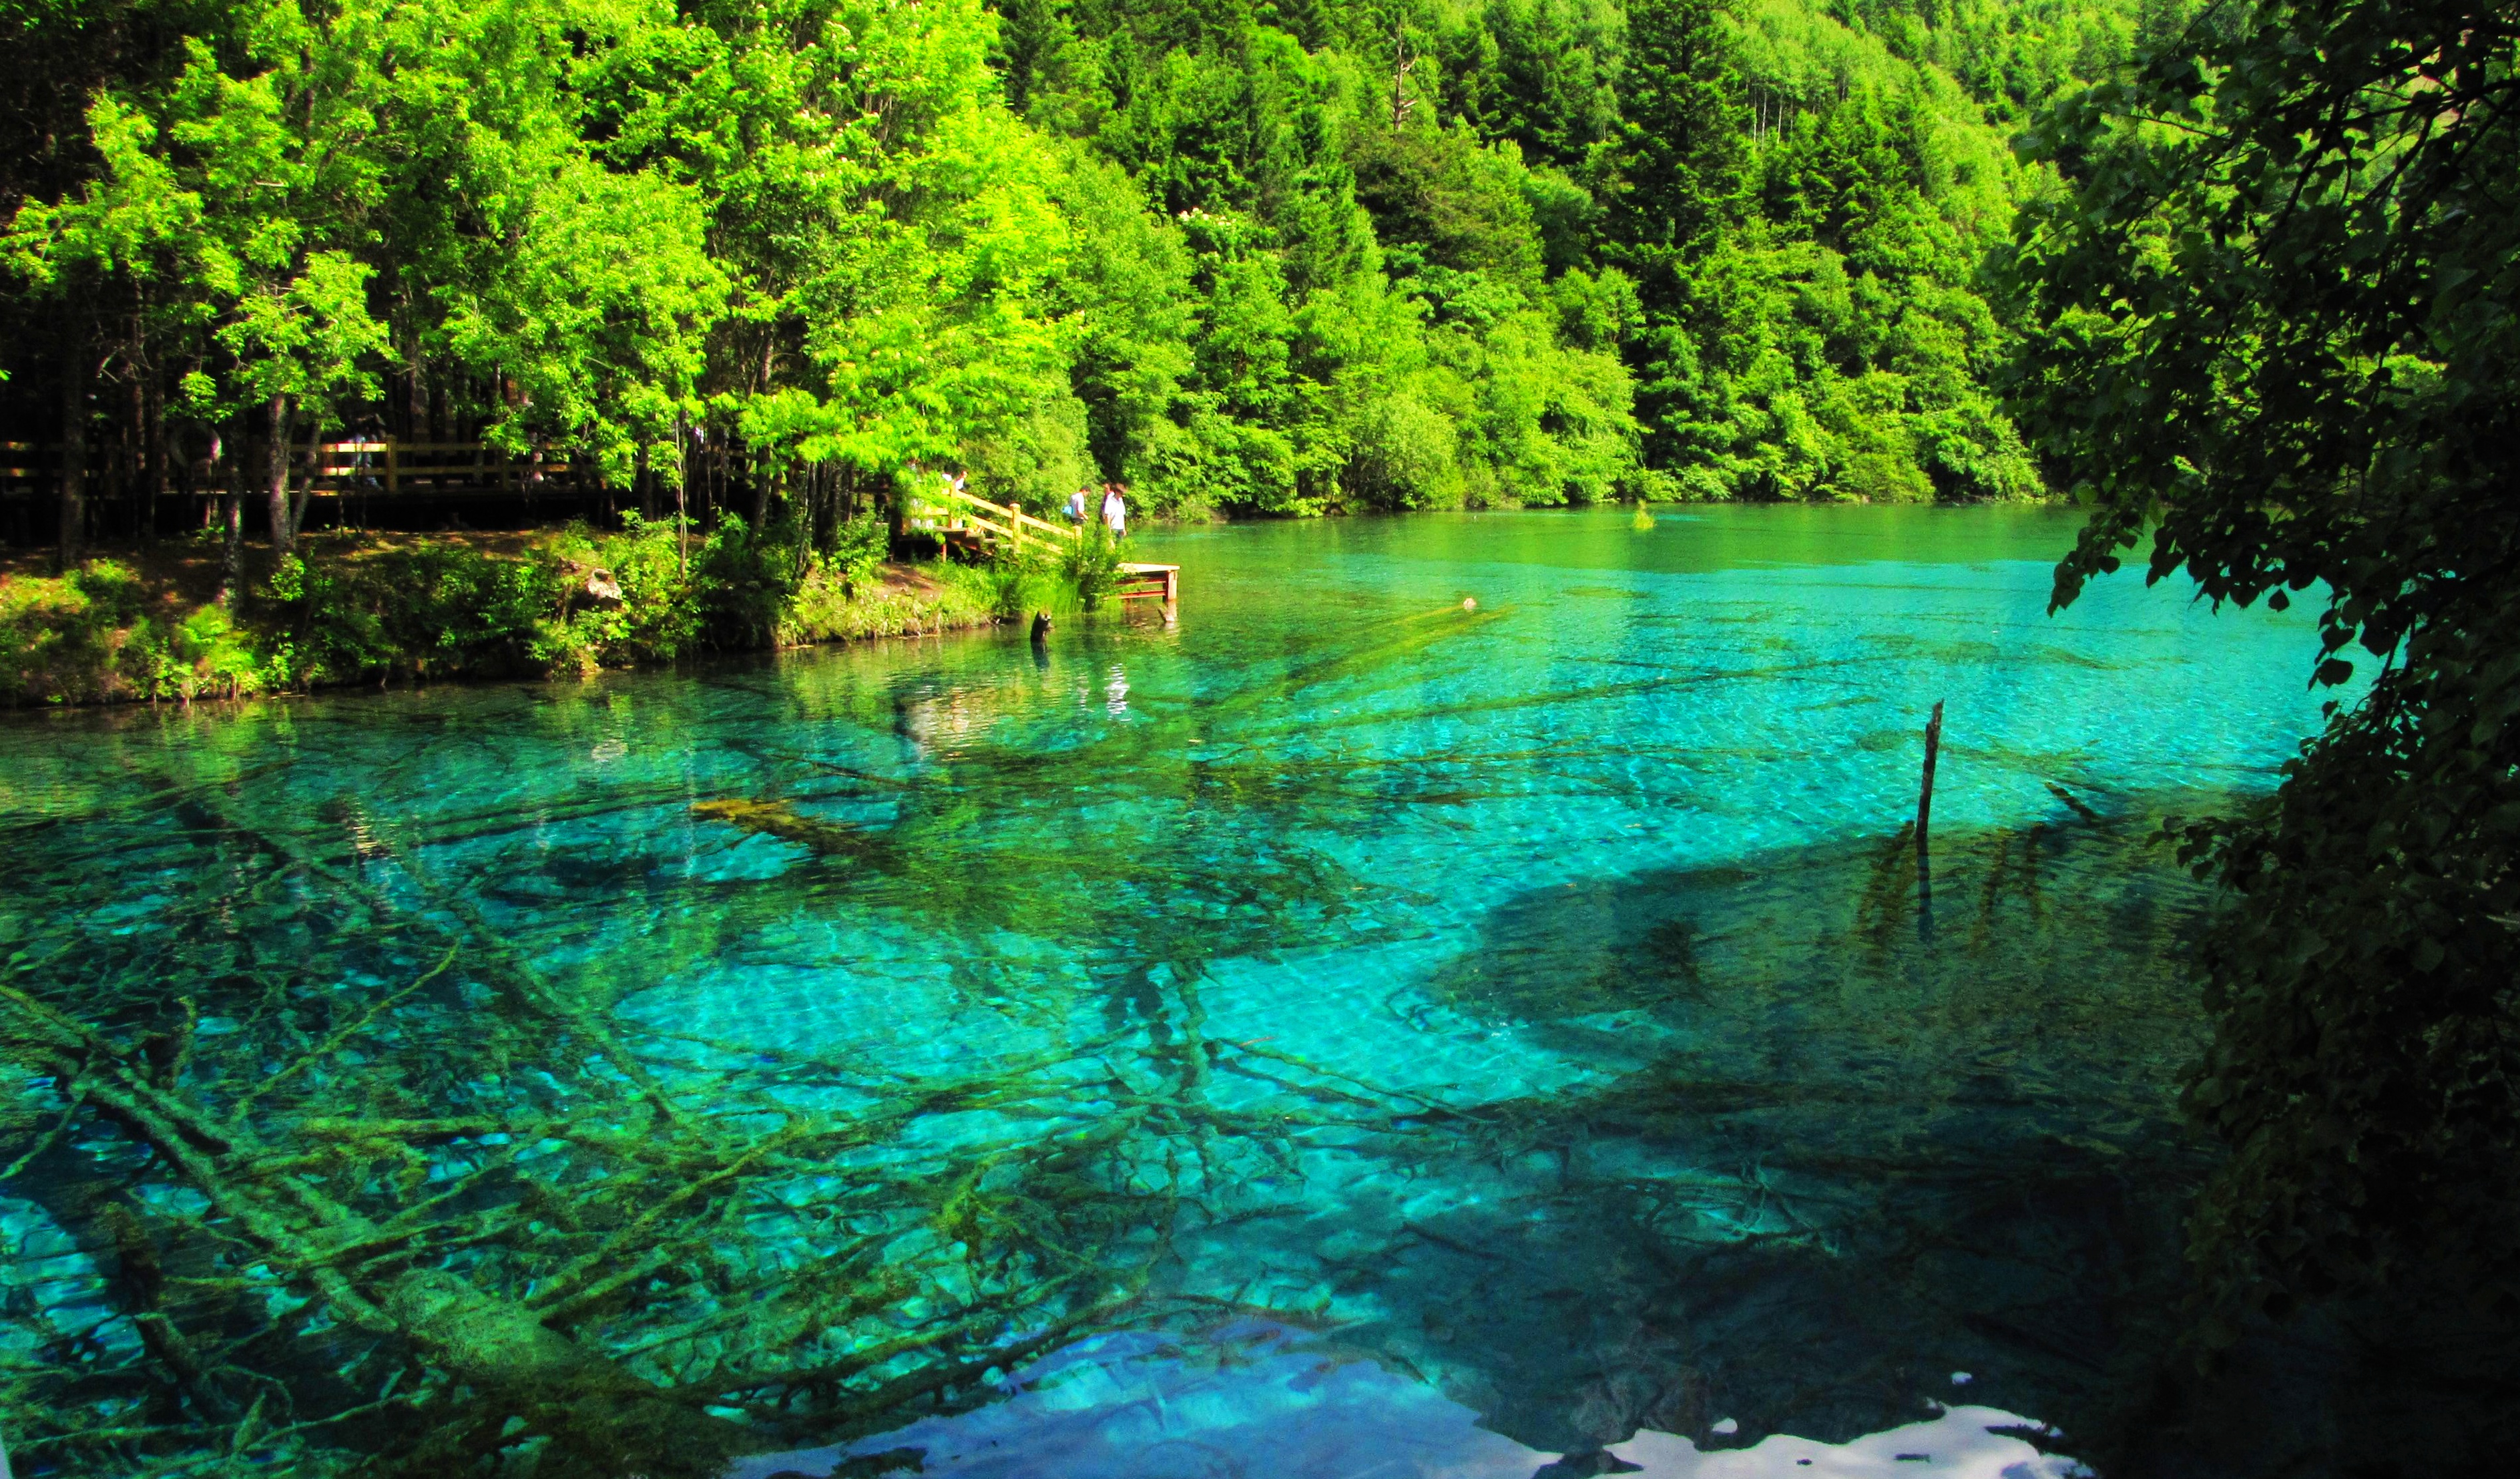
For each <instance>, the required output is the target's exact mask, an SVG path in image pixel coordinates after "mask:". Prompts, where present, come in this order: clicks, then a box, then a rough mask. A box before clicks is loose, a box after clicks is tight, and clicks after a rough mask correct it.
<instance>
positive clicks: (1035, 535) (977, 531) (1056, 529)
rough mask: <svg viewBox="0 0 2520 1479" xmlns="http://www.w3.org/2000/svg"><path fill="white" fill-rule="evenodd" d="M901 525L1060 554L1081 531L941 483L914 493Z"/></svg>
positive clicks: (1073, 544)
mask: <svg viewBox="0 0 2520 1479" xmlns="http://www.w3.org/2000/svg"><path fill="white" fill-rule="evenodd" d="M902 526H903V528H905V529H911V530H917V531H920V532H926V533H932V534H935V535H936V536H937V537H938V538H941V539H950V538H952V537H953V536H954V535H956V534H962V535H965V536H966V537H971V538H975V539H978V540H980V541H982V542H985V541H986V540H989V539H998V540H1003V541H1005V542H1007V543H1010V544H1013V545H1016V546H1018V547H1022V546H1026V545H1030V546H1033V547H1036V548H1039V549H1041V550H1043V551H1045V552H1047V553H1050V554H1055V555H1063V554H1065V553H1067V552H1068V551H1069V550H1071V549H1074V548H1075V547H1076V542H1077V540H1078V539H1079V538H1081V537H1082V536H1083V534H1084V531H1083V530H1081V529H1079V528H1076V527H1075V526H1073V525H1069V526H1061V525H1057V524H1053V523H1051V522H1049V521H1048V520H1046V519H1036V518H1034V517H1033V516H1032V515H1030V514H1027V513H1025V512H1024V511H1023V510H1022V509H1019V508H1014V507H1011V506H1009V505H1007V504H1004V503H992V502H990V501H989V500H988V499H986V498H983V497H980V496H979V495H978V494H976V493H969V492H964V491H962V490H960V489H956V488H953V487H949V486H946V485H944V484H943V482H942V480H939V481H938V483H937V484H936V485H933V486H931V487H930V489H929V490H928V491H926V492H924V493H917V494H913V495H912V496H911V497H910V499H909V501H908V503H907V504H906V505H905V506H904V508H903V512H902Z"/></svg>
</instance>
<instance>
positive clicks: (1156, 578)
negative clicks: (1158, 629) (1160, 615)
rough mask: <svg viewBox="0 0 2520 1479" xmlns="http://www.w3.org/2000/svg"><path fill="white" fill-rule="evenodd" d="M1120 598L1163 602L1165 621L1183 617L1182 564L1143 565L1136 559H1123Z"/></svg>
mask: <svg viewBox="0 0 2520 1479" xmlns="http://www.w3.org/2000/svg"><path fill="white" fill-rule="evenodd" d="M1120 600H1121V601H1122V603H1124V604H1125V603H1127V602H1130V601H1155V600H1160V601H1162V602H1163V603H1164V624H1165V625H1167V626H1170V625H1171V624H1174V623H1175V622H1178V621H1180V620H1181V567H1180V566H1178V565H1142V564H1139V563H1137V562H1136V561H1131V560H1123V561H1122V562H1120Z"/></svg>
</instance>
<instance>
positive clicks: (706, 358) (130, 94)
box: [0, 0, 2172, 544]
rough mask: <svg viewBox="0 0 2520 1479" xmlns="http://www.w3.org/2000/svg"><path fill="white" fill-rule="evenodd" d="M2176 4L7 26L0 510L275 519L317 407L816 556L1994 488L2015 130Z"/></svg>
mask: <svg viewBox="0 0 2520 1479" xmlns="http://www.w3.org/2000/svg"><path fill="white" fill-rule="evenodd" d="M2168 3H2169V0H2162V3H2161V4H2150V5H2138V4H2137V3H2135V0H2070V3H2067V0H2026V3H2022V4H2003V3H1998V0H1978V3H1968V0H1962V3H1958V4H1940V3H1934V0H1924V3H1867V0H1840V3H1838V4H1835V5H1824V4H1823V3H1821V0H1738V3H1737V4H1735V5H1734V6H1733V7H1731V8H1725V7H1720V6H1718V5H1715V4H1712V3H1709V0H1633V3H1631V4H1629V5H1628V6H1626V7H1625V8H1622V7H1621V6H1620V5H1618V4H1615V3H1612V0H1489V3H1486V4H1484V5H1482V4H1478V3H1443V0H1294V3H1289V4H1286V5H1283V6H1273V5H1266V4H1262V5H1256V6H1255V5H1249V4H1243V3H1238V0H1005V6H1004V8H1003V10H1002V11H990V10H986V9H983V8H982V7H981V6H980V5H979V4H978V3H977V0H840V3H829V0H772V3H769V4H750V5H729V4H722V3H717V0H693V3H686V4H684V5H681V6H679V7H676V6H668V5H662V4H655V3H645V0H504V3H491V4H458V3H453V0H344V3H338V4H316V3H311V0H7V8H6V10H5V12H0V15H5V23H0V30H5V34H0V40H5V46H0V211H5V212H6V215H7V219H8V222H9V224H8V230H7V235H6V242H5V250H6V266H7V272H6V276H5V284H6V301H5V307H0V317H5V330H0V368H5V370H6V372H7V374H8V377H9V378H8V381H7V383H6V386H5V388H0V395H5V403H0V404H5V411H0V416H5V426H6V434H7V437H8V439H11V440H13V441H15V442H19V443H22V444H25V449H24V450H22V452H21V453H20V455H19V456H18V457H17V459H16V460H18V461H20V462H23V463H28V464H29V467H28V468H27V469H25V470H23V471H22V473H21V475H20V484H19V493H18V496H17V497H16V498H15V499H13V501H14V502H16V503H18V504H19V505H20V506H21V507H20V510H19V513H18V515H17V516H16V518H15V526H16V527H15V529H14V531H13V532H14V533H15V534H16V536H17V537H20V538H40V539H45V540H49V539H50V538H51V537H53V535H54V533H55V530H54V528H53V509H54V507H55V501H54V500H55V499H56V497H57V496H58V499H59V502H60V504H61V505H62V506H63V507H64V508H65V509H66V510H67V516H68V518H69V521H70V522H69V524H68V525H67V526H66V527H65V528H64V529H63V531H62V533H63V535H64V537H65V539H66V541H67V542H68V543H72V544H74V543H76V542H77V541H78V540H79V539H80V538H82V537H88V536H106V535H114V534H129V533H145V532H150V531H151V530H152V529H154V528H155V527H156V526H157V525H158V523H160V522H161V521H165V520H168V519H171V518H174V517H176V516H175V515H174V514H173V513H171V512H170V511H171V510H176V509H194V510H203V511H206V509H207V505H208V504H209V503H210V502H211V501H214V500H217V499H220V498H232V499H234V500H236V501H237V502H238V503H241V504H246V505H248V506H249V507H250V508H252V509H254V510H256V511H257V515H256V518H257V520H259V519H268V520H270V521H272V523H273V525H274V526H276V528H275V532H277V533H278V534H279V535H280V539H279V540H278V541H276V542H284V543H285V542H286V541H287V539H288V537H289V534H290V532H291V531H290V529H289V527H288V526H289V525H291V524H292V523H293V522H295V520H296V519H299V518H303V517H304V515H303V514H302V513H301V512H293V510H297V509H302V507H303V504H304V496H303V487H302V484H303V482H304V478H305V476H306V473H305V469H304V468H303V467H300V468H298V469H297V470H296V471H295V473H294V474H293V471H292V463H293V461H297V460H298V459H296V458H293V457H291V456H281V457H274V456H273V455H271V451H270V449H271V447H272V446H273V445H275V444H279V445H283V446H290V445H296V446H303V445H305V444H306V443H307V442H308V440H309V439H329V438H340V437H345V436H368V437H397V438H403V439H411V440H415V441H425V440H436V439H450V438H453V439H463V438H477V439H482V440H485V441H487V442H489V443H491V444H492V445H494V446H496V447H498V448H502V449H504V450H505V451H506V452H507V453H509V454H511V455H514V456H517V457H520V458H531V459H536V462H535V465H537V466H539V465H540V464H541V460H543V459H548V460H549V461H550V462H551V463H552V464H553V465H554V466H560V465H562V464H566V465H567V466H569V467H570V469H571V472H570V480H571V482H570V486H571V487H574V488H577V489H580V490H583V489H584V488H586V487H589V486H599V487H603V488H607V489H612V490H617V491H618V493H619V495H620V498H621V500H622V502H623V504H624V505H625V506H629V505H637V506H643V507H645V508H647V509H648V510H649V511H650V512H651V513H653V512H654V511H655V510H656V509H658V508H659V507H660V506H669V505H670V504H671V502H672V497H673V490H675V489H677V488H683V487H685V485H686V484H688V497H689V500H690V501H689V504H688V506H691V507H693V508H694V509H695V510H696V511H697V512H700V513H702V514H703V515H704V516H705V515H707V514H709V513H710V512H711V511H712V510H713V509H714V510H726V509H731V510H734V511H736V512H738V513H739V514H741V515H742V516H743V517H744V518H746V519H748V520H750V521H751V522H752V523H753V524H755V525H756V526H758V525H760V524H762V523H763V522H764V521H770V522H773V523H777V524H780V525H781V526H782V527H787V528H792V529H794V530H795V531H797V532H799V533H800V534H803V535H805V536H808V537H810V536H812V535H813V533H814V532H817V531H821V532H826V533H827V532H828V531H829V530H830V529H831V528H832V523H833V520H832V515H833V513H834V512H835V511H836V510H838V509H840V508H843V507H846V506H851V505H853V504H854V503H856V502H857V501H858V500H859V499H860V498H861V497H863V496H864V495H865V493H867V492H868V491H870V490H880V489H882V488H884V487H886V486H889V485H891V484H892V482H893V481H894V480H895V479H896V478H897V477H898V476H899V475H900V474H901V473H902V472H903V470H904V469H906V468H908V467H911V466H913V465H923V466H929V467H935V466H962V467H967V468H968V469H969V470H970V472H971V475H972V479H973V486H974V488H975V490H977V491H981V492H984V493H989V494H991V495H994V496H998V497H1001V498H1006V499H1010V500H1017V501H1021V502H1023V503H1025V504H1027V505H1030V506H1033V507H1035V508H1046V507H1049V506H1052V505H1055V504H1056V503H1057V501H1058V500H1059V499H1060V498H1062V497H1063V496H1064V495H1065V494H1066V492H1067V491H1068V490H1069V489H1071V488H1073V487H1075V486H1076V485H1078V484H1079V483H1080V482H1084V481H1089V480H1092V481H1100V480H1104V479H1116V480H1121V481H1124V482H1126V483H1127V484H1128V485H1130V486H1131V488H1132V490H1133V491H1134V493H1135V494H1136V496H1137V498H1138V500H1139V502H1140V505H1141V506H1142V507H1152V508H1154V509H1156V510H1159V511H1170V512H1180V513H1184V514H1204V513H1263V514H1308V513H1319V512H1323V511H1327V510H1331V509H1340V508H1346V509H1359V508H1403V507H1430V506H1433V507H1441V506H1459V505H1463V504H1468V505H1509V504H1548V503H1559V502H1567V501H1577V502H1581V501H1595V500H1603V499H1611V498H1619V497H1656V498H1664V497H1675V496H1688V497H1756V498H1818V499H1831V498H1869V499H1874V500H1882V499H1914V500H1921V499H1932V498H1940V499H1982V498H2010V497H2024V496H2031V495H2035V494H2037V493H2039V492H2040V491H2041V478H2040V473H2039V469H2038V468H2037V467H2036V466H2035V465H2034V463H2033V461H2032V459H2031V457H2030V456H2029V455H2028V453H2027V452H2026V451H2025V449H2024V446H2023V443H2022V441H2021V439H2020V437H2019V436H2018V434H2017V433H2016V432H2015V431H2014V429H2013V427H2012V426H2011V424H2010V423H2009V422H2008V421H2007V420H2006V419H2005V417H2004V415H2003V412H2002V411H2001V410H2000V409H1999V408H1998V407H1997V405H1996V404H1995V402H1994V400H1993V398H1992V397H1991V395H1990V393H1989V390H1988V386H1989V383H1990V380H1991V376H1992V371H1993V368H1994V365H1995V363H1996V361H1997V360H1998V358H1999V357H2000V356H2001V355H2002V354H2003V351H2004V344H2005V331H2004V327H2003V323H2002V322H2001V321H2000V317H1999V314H1998V313H1997V311H1996V310H1995V309H1994V308H1993V307H1992V306H1991V305H1990V298H1989V293H1988V290H1987V286H1986V283H1985V281H1984V279H1985V275H1986V262H1987V255H1988V252H1989V249H1990V248H1991V247H1994V246H1996V245H1997V244H1999V243H2001V242H2002V241H2003V240H2004V239H2005V238H2006V236H2007V233H2008V231H2009V229H2010V221H2011V217H2012V214H2013V210H2014V207H2015V205H2016V203H2017V202H2019V201H2020V200H2022V199H2023V198H2024V197H2025V194H2026V193H2028V192H2031V191H2034V190H2036V189H2038V188H2039V176H2037V175H2036V174H2035V173H2034V172H2032V170H2031V169H2029V168H2028V167H2027V166H2024V165H2022V164H2020V163H2018V162H2016V161H2015V159H2014V157H2013V155H2012V153H2011V151H2010V147H2009V140H2010V137H2011V135H2012V134H2013V133H2014V132H2015V131H2017V130H2018V129H2019V127H2021V126H2022V121H2023V119H2024V118H2025V117H2026V116H2027V111H2028V110H2029V109H2031V108H2032V107H2033V106H2034V105H2036V104H2037V103H2038V102H2040V101H2041V100H2042V99H2043V98H2045V97H2047V96H2048V95H2049V94H2051V93H2052V92H2053V91H2054V90H2056V89H2057V88H2059V87H2061V86H2064V85H2066V84H2068V83H2070V82H2072V81H2073V80H2075V79H2078V78H2090V77H2094V76H2099V75H2103V74H2107V73H2109V72H2110V71H2111V70H2112V69H2117V68H2119V67H2121V65H2122V64H2123V62H2124V59H2125V58H2126V56H2127V55H2128V50H2129V47H2130V45H2131V44H2132V42H2133V40H2134V38H2135V37H2137V36H2138V34H2139V33H2141V32H2142V31H2143V29H2144V28H2145V27H2146V26H2153V27H2156V28H2158V27H2160V26H2162V25H2165V24H2168V23H2171V21H2172V16H2171V13H2170V11H2169V10H2168V9H2166V8H2165V6H2166V5H2167V4H2168ZM48 443H49V444H51V445H53V446H56V447H58V446H61V445H63V444H64V443H67V446H68V447H69V449H70V450H69V451H68V452H67V455H62V454H58V453H56V454H51V455H52V460H51V461H50V462H46V460H45V457H46V455H47V454H45V453H44V452H43V447H44V445H45V444H48ZM38 464H40V465H38ZM293 476H294V477H295V478H296V480H297V482H298V484H299V485H300V486H299V487H298V488H297V490H296V496H295V497H292V496H291V486H290V485H291V480H292V478H293ZM263 510H268V512H267V513H262V512H260V511H263ZM196 522H199V521H198V520H196Z"/></svg>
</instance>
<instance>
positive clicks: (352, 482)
mask: <svg viewBox="0 0 2520 1479" xmlns="http://www.w3.org/2000/svg"><path fill="white" fill-rule="evenodd" d="M61 452H62V444H61V443H60V442H58V441H46V442H35V441H0V486H6V485H40V484H46V483H50V482H51V481H52V480H53V479H55V478H57V477H59V476H60V468H61ZM305 455H306V447H305V444H304V443H302V442H301V443H298V444H296V445H293V446H292V447H291V448H290V459H291V463H290V478H291V482H292V483H293V484H294V483H295V481H296V480H297V479H298V478H300V477H303V476H304V473H303V471H302V469H303V466H304V463H303V459H304V457H305ZM88 471H89V473H90V475H91V476H97V475H104V474H106V472H107V469H106V466H105V465H104V464H101V463H98V462H96V461H93V460H91V462H90V465H89V469H88ZM575 471H576V464H574V463H571V462H569V461H567V460H565V458H563V457H560V456H557V455H553V454H546V455H545V456H544V458H543V459H542V460H540V461H537V460H535V458H534V457H533V455H532V454H530V453H529V454H527V455H525V456H521V457H519V456H516V455H514V454H511V453H509V452H505V451H502V450H500V449H499V448H498V447H495V446H492V445H490V444H489V443H487V442H481V441H393V440H385V441H327V442H324V443H322V444H321V445H319V446H317V447H316V448H315V472H314V481H313V490H314V491H315V492H318V493H323V494H329V495H339V494H343V493H386V494H393V493H404V492H455V491H463V492H523V491H526V490H527V489H528V488H530V487H533V486H535V485H538V484H548V483H553V482H565V481H566V480H568V479H569V478H570V477H571V475H572V474H573V473H574V472H575Z"/></svg>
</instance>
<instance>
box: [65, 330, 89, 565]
mask: <svg viewBox="0 0 2520 1479" xmlns="http://www.w3.org/2000/svg"><path fill="white" fill-rule="evenodd" d="M67 334H68V337H69V343H68V344H67V346H66V347H64V349H63V351H62V522H61V567H62V571H63V573H64V574H66V575H67V573H69V572H70V571H72V570H75V569H77V568H78V563H79V556H80V554H81V553H83V552H84V550H85V547H86V544H87V389H88V379H89V377H90V376H91V375H93V374H94V373H95V370H96V366H95V365H94V364H93V363H92V362H90V360H89V358H88V350H87V336H86V335H85V334H84V333H81V332H79V331H77V330H75V329H72V330H68V331H67Z"/></svg>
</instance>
